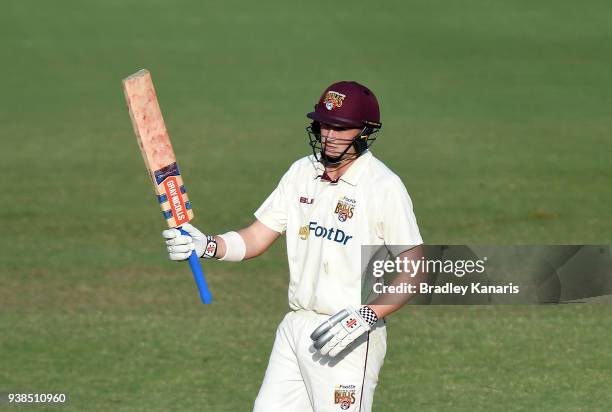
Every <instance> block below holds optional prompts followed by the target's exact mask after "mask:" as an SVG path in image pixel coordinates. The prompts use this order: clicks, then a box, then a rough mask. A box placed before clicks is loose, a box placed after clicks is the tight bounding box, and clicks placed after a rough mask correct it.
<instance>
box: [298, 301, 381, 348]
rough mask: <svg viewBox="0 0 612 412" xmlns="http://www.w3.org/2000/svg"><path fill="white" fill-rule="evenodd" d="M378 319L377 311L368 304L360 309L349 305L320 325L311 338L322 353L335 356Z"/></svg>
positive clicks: (367, 330) (368, 329)
mask: <svg viewBox="0 0 612 412" xmlns="http://www.w3.org/2000/svg"><path fill="white" fill-rule="evenodd" d="M377 321H378V317H377V316H376V313H374V311H373V310H372V309H371V308H370V307H368V306H362V307H361V308H360V309H359V310H355V309H353V308H351V307H348V308H346V309H342V310H341V311H340V312H338V313H336V314H335V315H333V316H331V317H330V318H329V319H327V320H326V321H325V322H323V323H322V324H321V325H319V327H317V328H316V329H315V331H314V332H312V334H311V335H310V339H312V340H313V341H314V343H313V346H314V347H315V349H318V350H319V352H321V354H322V355H329V356H332V357H334V356H336V355H338V354H339V353H340V352H342V351H343V350H344V349H346V347H347V346H349V345H350V344H351V343H352V342H353V341H354V340H355V339H357V338H358V337H359V336H361V335H363V334H364V333H366V332H369V331H370V329H371V326H372V325H374V324H375V323H376V322H377Z"/></svg>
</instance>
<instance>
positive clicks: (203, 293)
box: [178, 228, 212, 305]
mask: <svg viewBox="0 0 612 412" xmlns="http://www.w3.org/2000/svg"><path fill="white" fill-rule="evenodd" d="M178 229H179V230H180V231H181V234H182V235H186V236H189V233H187V232H185V231H184V230H183V229H181V228H178ZM189 267H190V268H191V273H193V278H194V279H195V282H196V285H198V291H199V292H200V300H201V301H202V303H204V304H205V305H208V304H209V303H211V302H212V295H211V294H210V290H208V284H207V283H206V278H205V277H204V271H203V270H202V266H200V258H199V257H198V255H197V254H196V252H195V250H194V251H193V252H191V256H189Z"/></svg>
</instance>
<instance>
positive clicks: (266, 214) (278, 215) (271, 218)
mask: <svg viewBox="0 0 612 412" xmlns="http://www.w3.org/2000/svg"><path fill="white" fill-rule="evenodd" d="M288 180H289V171H288V172H287V173H285V175H284V176H283V177H282V178H281V180H280V182H279V183H278V186H277V187H276V189H274V191H273V192H272V193H271V194H270V196H268V198H267V199H266V200H265V201H264V202H263V203H262V205H261V206H260V207H259V209H257V210H256V211H255V217H256V218H257V220H259V221H260V222H261V223H263V224H264V225H266V226H268V227H269V228H270V229H272V230H274V231H276V232H279V233H283V232H285V230H287V213H288V207H287V206H288V205H287V187H288Z"/></svg>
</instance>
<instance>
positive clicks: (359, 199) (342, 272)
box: [255, 151, 423, 315]
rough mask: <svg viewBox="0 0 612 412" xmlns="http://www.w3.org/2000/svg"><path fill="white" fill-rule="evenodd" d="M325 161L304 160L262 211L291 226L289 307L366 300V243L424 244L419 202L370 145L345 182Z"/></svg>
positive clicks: (259, 214) (274, 225) (279, 226)
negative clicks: (331, 174) (332, 177)
mask: <svg viewBox="0 0 612 412" xmlns="http://www.w3.org/2000/svg"><path fill="white" fill-rule="evenodd" d="M323 172H324V168H323V166H322V165H321V164H320V163H319V162H317V161H316V160H315V158H314V157H313V156H312V155H311V156H307V157H304V158H302V159H299V160H298V161H296V162H295V163H293V165H291V167H290V168H289V170H288V171H287V172H286V173H285V175H284V176H283V177H282V178H281V181H280V183H279V184H278V186H277V188H276V189H275V190H274V191H273V192H272V193H271V194H270V196H269V197H268V198H267V199H266V200H265V201H264V203H263V204H262V205H261V206H260V207H259V209H258V210H257V211H256V212H255V217H256V218H257V219H258V220H259V221H260V222H262V223H263V224H265V225H266V226H268V227H269V228H271V229H272V230H275V231H277V232H279V233H283V232H286V238H287V257H288V260H289V273H290V278H289V306H290V307H291V309H293V310H298V309H307V310H312V311H315V312H317V313H321V314H328V315H332V314H334V313H336V312H338V311H339V310H341V309H343V308H345V307H347V306H353V307H359V305H360V304H361V284H362V276H364V275H365V274H363V273H362V268H361V246H362V245H412V246H414V245H420V244H422V243H423V240H422V239H421V235H420V233H419V228H418V226H417V222H416V218H415V216H414V212H413V210H412V201H411V199H410V196H409V195H408V192H407V191H406V188H405V186H404V184H403V183H402V181H401V180H400V178H399V177H398V176H397V175H396V174H395V173H393V172H392V171H391V170H390V169H389V168H387V167H386V166H385V165H384V164H383V163H382V162H381V161H379V160H378V159H376V158H375V157H374V156H373V155H372V153H371V152H369V151H367V152H366V153H364V154H363V155H361V156H360V157H359V158H357V160H355V161H354V162H353V164H352V165H350V166H349V168H348V170H347V171H346V172H345V173H344V174H343V175H342V176H341V177H340V179H339V180H338V182H335V183H334V182H329V181H327V180H323V179H321V177H322V175H323Z"/></svg>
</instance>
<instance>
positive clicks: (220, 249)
mask: <svg viewBox="0 0 612 412" xmlns="http://www.w3.org/2000/svg"><path fill="white" fill-rule="evenodd" d="M236 234H237V236H239V237H236ZM279 236H280V233H278V232H275V231H273V230H272V229H270V228H268V227H267V226H265V225H264V224H263V223H261V222H259V221H255V222H254V223H253V224H251V225H250V226H248V227H245V228H243V229H240V230H238V231H237V232H233V233H232V232H228V233H225V234H223V235H216V236H215V240H216V242H217V253H216V254H215V257H216V258H217V259H223V258H225V257H226V255H227V253H228V250H229V252H230V255H231V254H233V252H234V251H235V250H236V248H244V257H243V259H251V258H254V257H257V256H259V255H261V254H262V253H264V252H265V251H266V250H267V249H268V248H269V247H270V246H271V245H272V243H274V241H275V240H276V239H277V238H278V237H279ZM226 239H229V240H230V244H229V245H228V244H227V242H226ZM238 242H242V244H238Z"/></svg>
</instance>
